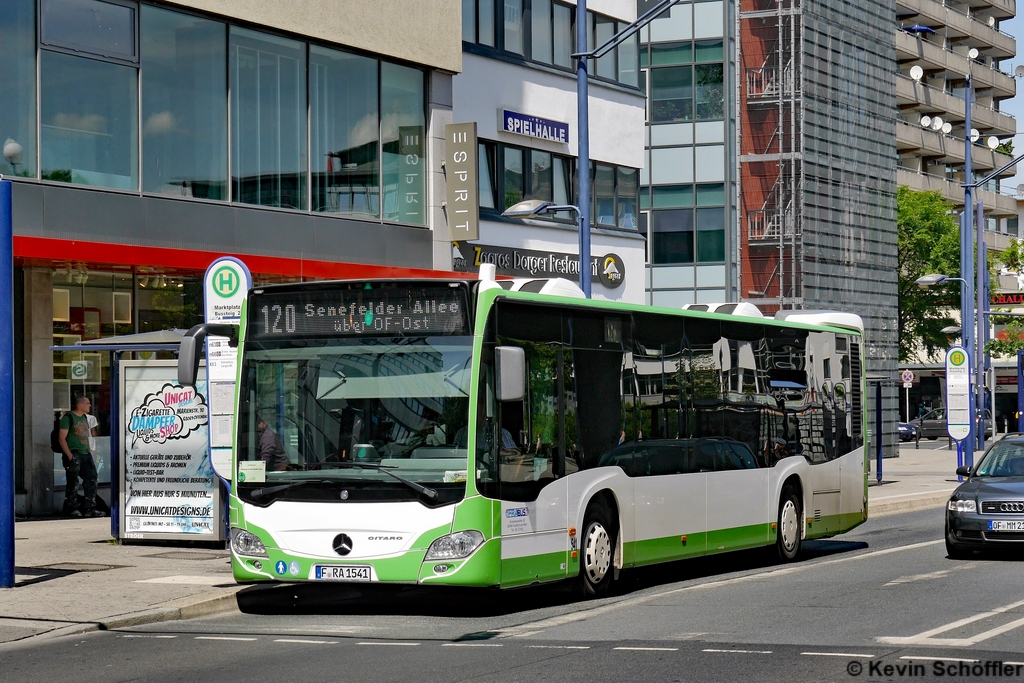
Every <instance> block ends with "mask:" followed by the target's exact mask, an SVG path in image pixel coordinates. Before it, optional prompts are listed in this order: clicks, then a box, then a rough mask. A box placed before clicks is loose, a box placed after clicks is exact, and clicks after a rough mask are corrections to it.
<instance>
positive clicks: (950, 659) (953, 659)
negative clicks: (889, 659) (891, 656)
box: [900, 656, 1005, 664]
mask: <svg viewBox="0 0 1024 683" xmlns="http://www.w3.org/2000/svg"><path fill="white" fill-rule="evenodd" d="M900 659H907V660H910V661H922V662H966V663H968V664H977V663H978V662H979V661H981V660H979V659H957V658H956V657H916V656H907V657H900ZM1004 664H1005V662H1004Z"/></svg>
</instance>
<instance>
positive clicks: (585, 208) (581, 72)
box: [576, 0, 590, 299]
mask: <svg viewBox="0 0 1024 683" xmlns="http://www.w3.org/2000/svg"><path fill="white" fill-rule="evenodd" d="M587 42H588V40H587V0H577V2H576V52H577V53H579V54H580V56H579V57H578V58H577V59H576V112H577V119H578V120H577V124H576V126H577V128H578V129H579V131H578V132H577V136H578V140H577V148H578V149H577V157H578V161H577V164H576V180H577V182H578V183H579V192H578V194H579V198H578V200H577V202H576V203H577V204H578V205H579V208H580V289H582V290H583V294H584V295H585V296H586V297H587V298H588V299H589V298H590V102H589V101H588V100H589V98H590V93H589V90H588V85H589V84H588V83H587V57H586V54H585V53H586V52H587V50H588V47H587Z"/></svg>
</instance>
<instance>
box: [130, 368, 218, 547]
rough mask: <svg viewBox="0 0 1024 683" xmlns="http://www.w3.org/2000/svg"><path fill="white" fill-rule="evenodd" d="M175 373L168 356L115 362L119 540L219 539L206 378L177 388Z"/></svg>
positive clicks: (200, 376)
mask: <svg viewBox="0 0 1024 683" xmlns="http://www.w3.org/2000/svg"><path fill="white" fill-rule="evenodd" d="M177 372H178V370H177V362H176V361H172V360H157V361H124V362H123V363H122V365H121V378H122V379H121V410H122V420H123V422H122V424H123V425H124V435H123V442H122V443H123V455H122V459H121V462H122V463H123V467H122V470H121V477H122V479H121V496H122V502H121V515H122V517H121V537H122V538H126V539H157V538H166V539H175V540H184V539H188V540H209V541H217V540H223V530H222V528H221V527H222V524H221V516H222V514H221V496H220V482H219V480H218V479H217V478H216V477H215V476H214V472H213V467H212V465H211V464H210V457H209V449H208V446H209V416H208V414H207V405H206V380H205V377H204V376H203V372H202V371H200V375H199V379H198V380H197V382H196V386H195V387H194V388H193V387H183V386H181V385H179V384H178V383H177Z"/></svg>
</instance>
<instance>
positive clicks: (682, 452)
mask: <svg viewBox="0 0 1024 683" xmlns="http://www.w3.org/2000/svg"><path fill="white" fill-rule="evenodd" d="M578 291H579V290H578V289H575V287H574V285H572V284H571V283H568V282H566V281H564V280H563V281H558V280H556V281H547V280H534V281H512V280H509V281H498V282H496V281H494V280H479V281H478V280H469V281H455V280H443V279H438V280H390V281H360V282H351V281H336V282H311V283H302V284H288V285H276V286H266V287H257V288H254V289H253V290H251V291H250V292H249V296H248V299H247V302H246V305H245V307H244V308H243V313H242V318H241V326H240V328H238V329H237V331H236V332H237V337H238V360H239V363H238V368H239V370H238V384H237V397H236V401H237V405H236V412H235V415H236V418H235V430H236V433H237V439H236V441H235V444H234V454H233V463H232V468H233V472H234V481H233V483H232V487H231V493H230V525H231V548H232V568H233V571H234V577H235V579H236V580H237V581H239V582H256V581H363V582H381V583H394V584H424V585H430V584H435V585H457V586H492V587H501V588H508V587H516V586H524V585H530V584H535V583H543V582H553V581H562V580H566V579H573V580H576V581H578V585H579V587H580V588H581V589H582V591H583V592H584V593H585V594H597V593H601V592H603V591H605V590H606V589H607V588H608V586H609V584H610V583H611V582H612V581H613V580H614V578H615V577H616V576H617V575H618V572H619V570H620V569H625V568H629V567H638V566H642V565H649V564H653V563H657V562H665V561H671V560H677V559H681V558H688V557H698V556H702V555H708V554H712V553H720V552H724V551H729V550H737V549H741V548H752V547H756V546H772V545H774V546H776V547H777V549H778V553H779V555H780V556H781V557H782V558H783V559H784V560H789V559H792V558H794V557H795V556H796V555H797V552H798V551H799V549H800V545H801V541H802V540H804V539H811V538H822V537H828V536H832V535H834V534H838V533H841V532H844V531H847V530H849V529H851V528H853V527H855V526H857V525H858V524H860V523H862V522H863V521H864V520H865V519H866V518H867V461H866V457H865V436H864V429H865V415H864V402H863V400H862V397H863V396H864V373H863V370H862V368H863V350H864V342H863V328H862V324H861V322H860V319H859V318H858V317H857V316H854V315H851V314H842V313H830V312H803V311H801V312H796V311H790V312H786V313H785V314H782V315H780V316H777V317H776V318H762V317H760V315H759V314H757V313H756V309H755V311H754V315H737V314H735V313H722V312H721V311H722V309H721V308H720V309H719V312H718V313H710V312H707V311H697V310H692V309H691V310H673V309H666V308H656V307H651V306H641V305H631V304H623V303H616V302H608V301H590V300H587V299H585V298H582V297H581V295H580V294H579V293H578ZM727 308H728V309H733V308H735V305H730V306H729V307H727ZM748 308H749V309H752V308H753V307H748ZM737 310H738V311H741V312H742V311H743V310H744V309H743V308H742V305H740V308H739V309H737ZM208 327H209V329H207V328H208ZM207 331H209V332H211V333H218V334H220V333H223V332H224V331H225V330H224V328H223V327H222V326H221V327H217V328H214V327H213V326H197V327H196V328H193V330H191V331H190V332H189V335H188V336H187V337H186V342H187V343H184V344H183V345H182V352H181V355H180V360H179V363H180V370H181V374H180V376H181V377H182V378H183V381H184V382H186V383H189V381H188V380H189V379H192V381H194V367H195V365H196V364H197V363H198V358H197V357H198V353H197V349H200V348H201V342H202V339H203V337H204V335H205V334H206V332H207ZM190 372H191V373H193V374H191V375H190V374H189V373H190Z"/></svg>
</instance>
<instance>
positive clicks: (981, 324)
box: [966, 135, 988, 467]
mask: <svg viewBox="0 0 1024 683" xmlns="http://www.w3.org/2000/svg"><path fill="white" fill-rule="evenodd" d="M968 139H970V135H968ZM976 228H977V230H978V235H977V239H978V242H977V248H976V249H975V252H976V253H977V258H978V264H977V268H976V269H975V277H976V278H977V284H976V286H975V288H974V289H975V295H976V296H977V297H978V302H977V308H976V309H975V313H976V315H975V317H976V318H977V321H976V322H977V325H978V328H977V331H976V333H975V344H977V347H978V351H977V354H976V355H975V357H974V363H975V369H976V372H975V382H977V385H978V420H977V423H976V424H977V425H978V452H980V453H984V452H985V404H986V401H985V356H986V354H985V309H986V308H987V306H986V305H985V304H986V302H985V279H984V278H985V276H986V275H987V274H988V265H987V264H986V262H985V207H984V205H983V204H982V200H981V198H980V196H979V198H978V220H977V225H976ZM966 464H967V465H968V466H969V467H973V466H974V454H973V453H972V454H971V458H970V460H968V461H967V463H966Z"/></svg>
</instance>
